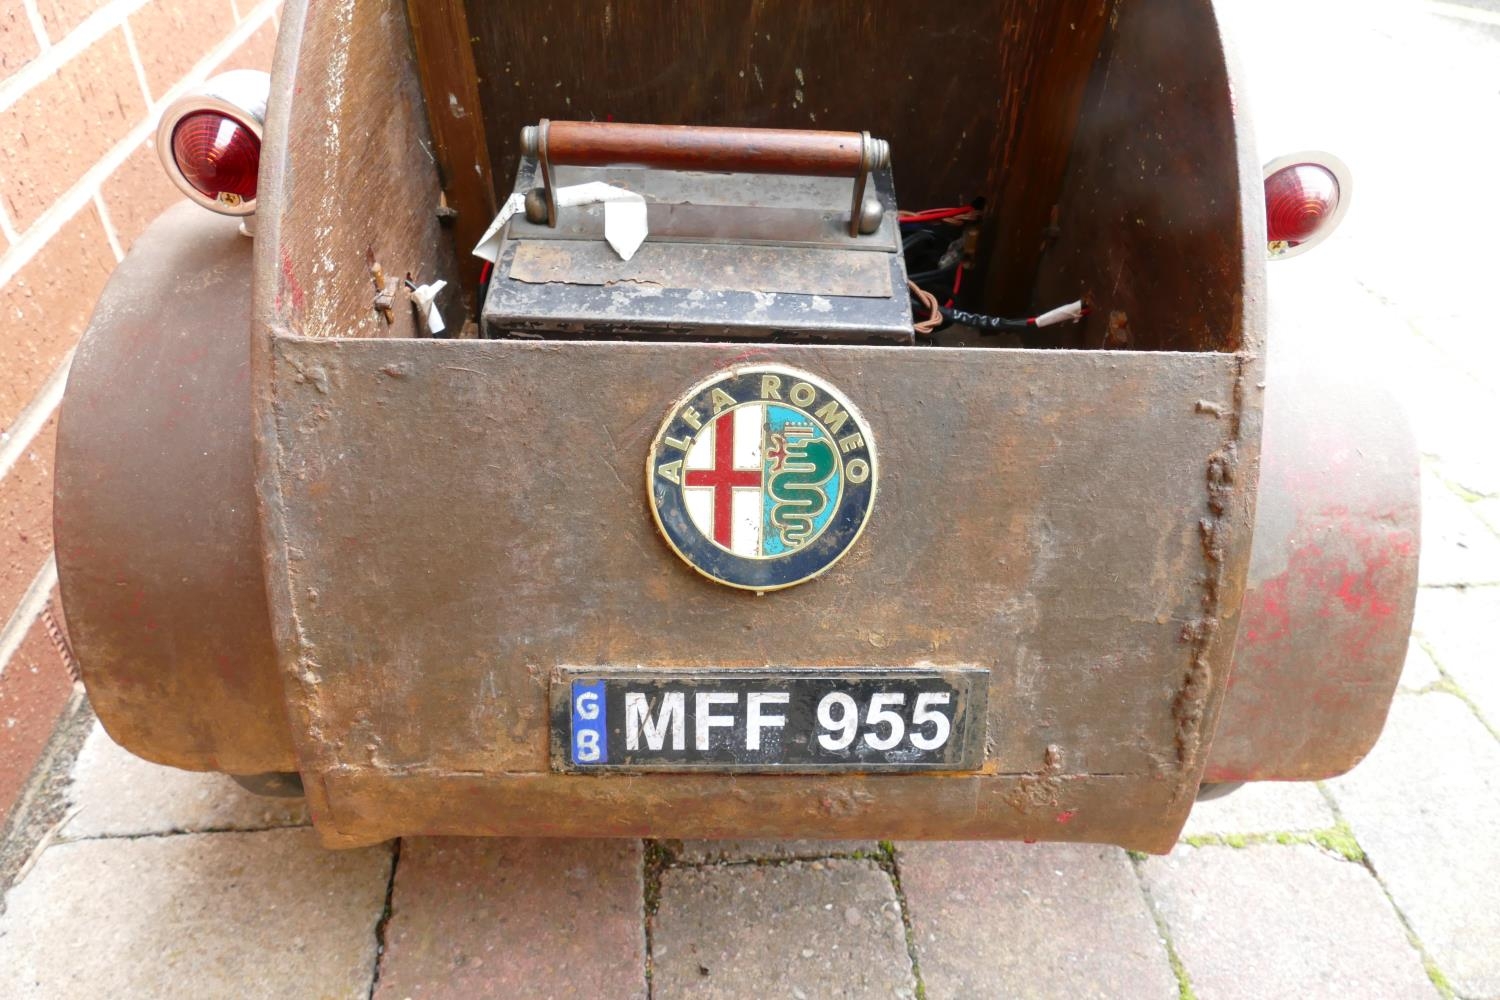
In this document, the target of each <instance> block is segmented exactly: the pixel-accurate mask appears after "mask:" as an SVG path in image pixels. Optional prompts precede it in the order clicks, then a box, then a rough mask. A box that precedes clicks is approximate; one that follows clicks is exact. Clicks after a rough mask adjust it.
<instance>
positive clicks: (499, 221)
mask: <svg viewBox="0 0 1500 1000" xmlns="http://www.w3.org/2000/svg"><path fill="white" fill-rule="evenodd" d="M525 208H526V196H525V195H524V194H522V193H521V192H519V191H517V192H516V193H515V194H513V195H511V196H510V197H509V198H507V199H505V204H504V205H501V206H500V214H499V215H497V216H495V221H494V222H491V223H490V228H488V229H486V230H485V231H484V235H483V236H481V237H479V243H478V244H477V245H476V246H475V247H474V256H476V257H483V258H484V259H485V260H487V261H489V262H490V263H491V264H493V263H495V262H496V261H497V260H499V259H500V234H501V233H502V232H504V231H505V224H506V223H507V222H509V221H510V218H511V216H513V215H515V214H516V213H517V212H520V211H523V210H525Z"/></svg>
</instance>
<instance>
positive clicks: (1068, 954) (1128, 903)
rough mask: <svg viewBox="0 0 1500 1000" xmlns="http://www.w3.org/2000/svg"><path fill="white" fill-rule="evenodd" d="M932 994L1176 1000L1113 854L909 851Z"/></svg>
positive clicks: (1146, 920) (905, 876)
mask: <svg viewBox="0 0 1500 1000" xmlns="http://www.w3.org/2000/svg"><path fill="white" fill-rule="evenodd" d="M899 863H900V869H899V870H900V876H901V887H902V889H903V890H904V892H905V895H906V901H907V905H908V906H909V907H910V909H911V922H912V927H913V930H914V933H913V941H914V943H915V946H916V950H917V958H918V961H919V962H920V963H921V971H922V981H923V982H924V983H925V984H926V987H927V995H928V996H932V997H1001V996H1004V997H1028V998H1051V997H1057V998H1059V1000H1062V998H1071V997H1077V998H1080V1000H1081V998H1088V997H1099V998H1111V997H1133V998H1138V1000H1151V998H1158V997H1159V998H1162V1000H1167V998H1172V997H1176V996H1177V995H1178V989H1177V980H1176V978H1175V977H1174V976H1173V974H1172V968H1171V965H1170V963H1169V962H1168V960H1167V952H1166V946H1165V944H1164V942H1163V941H1162V940H1161V938H1160V936H1159V935H1158V934H1157V929H1156V923H1155V920H1154V918H1153V917H1152V914H1151V910H1150V908H1149V906H1148V905H1147V903H1146V900H1145V899H1144V897H1143V896H1142V895H1141V889H1140V884H1139V883H1138V881H1137V879H1136V874H1135V870H1134V869H1133V868H1132V867H1131V863H1130V859H1129V858H1128V857H1127V856H1126V854H1125V852H1124V851H1122V850H1120V849H1119V848H1116V847H1097V846H1092V845H1074V844H1012V843H974V844H942V843H937V844H902V845H899Z"/></svg>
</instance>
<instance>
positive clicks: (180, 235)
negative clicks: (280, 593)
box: [53, 203, 296, 774]
mask: <svg viewBox="0 0 1500 1000" xmlns="http://www.w3.org/2000/svg"><path fill="white" fill-rule="evenodd" d="M251 249H252V244H251V241H250V240H248V239H246V238H245V237H243V236H241V235H240V234H239V224H238V222H237V221H236V220H234V219H225V218H223V217H220V216H217V215H212V214H210V213H207V212H204V211H203V210H202V209H199V208H197V207H196V206H193V205H190V204H188V203H183V204H181V205H179V206H177V207H176V208H173V209H172V210H170V211H169V212H167V213H166V214H165V215H164V216H162V218H161V219H159V220H158V221H157V222H156V223H155V224H154V225H152V226H151V227H150V228H149V229H148V230H147V231H146V233H145V234H144V235H143V236H142V237H141V238H140V239H139V240H138V241H137V242H136V245H135V247H134V249H133V251H132V253H131V254H130V255H129V256H128V257H127V258H126V259H125V261H124V262H123V263H122V264H121V265H120V266H119V268H118V269H116V271H115V273H114V274H113V275H112V276H111V278H110V282H109V286H108V288H106V290H105V292H104V295H103V296H102V297H101V298H100V300H99V305H98V307H97V308H96V309H95V312H94V316H93V319H92V320H91V322H90V324H89V329H88V333H87V334H86V335H85V336H84V338H83V340H82V341H81V342H80V343H79V346H78V351H77V353H76V354H75V355H74V358H73V365H72V369H71V371H70V373H69V376H68V387H67V393H66V395H65V397H64V400H63V406H62V417H61V420H60V422H59V424H58V435H57V469H58V473H57V485H56V496H55V499H54V505H53V514H54V519H55V521H56V524H55V526H54V532H53V533H54V536H55V538H56V545H57V573H58V579H59V582H60V585H61V588H62V598H63V601H64V604H65V606H66V607H67V609H68V612H69V614H70V615H72V616H75V617H70V618H69V620H68V626H69V627H68V632H69V635H70V638H71V639H72V642H73V645H74V647H75V648H76V650H77V654H78V659H79V662H80V663H81V664H82V667H83V672H84V680H85V683H86V684H87V685H88V692H89V698H90V700H91V702H92V703H93V707H94V711H95V712H96V713H97V714H98V716H99V718H100V720H101V721H102V722H103V723H104V726H105V728H106V729H108V730H109V732H110V735H111V736H113V737H114V738H115V740H117V741H118V742H119V743H120V744H122V745H123V746H127V747H130V748H131V749H132V750H134V751H135V752H136V753H138V754H140V755H141V756H143V757H146V758H148V759H150V760H154V761H157V762H158V763H162V764H171V765H174V766H176V767H183V768H189V769H192V770H222V771H229V772H231V773H237V774H253V773H256V772H261V771H283V770H289V769H292V768H294V767H295V765H296V757H295V755H294V753H293V750H292V741H291V734H290V733H289V732H288V731H287V725H286V710H285V708H284V707H283V705H282V698H281V680H280V671H279V670H278V669H277V664H276V650H275V647H274V646H273V645H272V643H271V636H270V613H269V610H268V608H267V605H266V594H265V581H264V578H263V576H262V574H261V566H260V545H259V530H260V528H259V521H258V519H257V517H256V506H257V500H256V494H255V484H254V462H253V459H252V456H251V433H250V426H251V425H250V358H249V336H250V330H249V324H248V319H249V314H250V287H249V283H248V281H247V280H246V274H247V269H248V267H249V263H250V254H251ZM168 706H170V707H168Z"/></svg>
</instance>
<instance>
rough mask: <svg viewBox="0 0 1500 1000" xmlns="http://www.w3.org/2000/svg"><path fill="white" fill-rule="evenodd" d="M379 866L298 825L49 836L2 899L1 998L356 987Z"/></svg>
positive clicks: (365, 971)
mask: <svg viewBox="0 0 1500 1000" xmlns="http://www.w3.org/2000/svg"><path fill="white" fill-rule="evenodd" d="M390 869H391V852H390V849H389V848H386V847H377V848H370V849H366V850H360V851H348V852H340V853H336V854H335V853H330V852H328V851H325V850H323V849H322V848H321V847H320V846H319V845H318V843H317V840H316V838H315V837H314V836H313V834H312V832H311V831H309V830H268V831H263V832H256V833H217V834H183V835H179V836H170V837H138V838H131V839H104V840H87V841H78V842H75V843H69V844H55V845H53V846H52V847H51V848H49V849H48V850H47V851H46V852H45V853H44V854H43V855H42V856H41V859H40V860H39V861H38V863H37V864H36V866H35V868H33V869H32V870H31V872H30V873H29V874H28V875H27V877H26V878H25V879H24V880H23V881H22V882H21V883H20V884H19V885H17V886H16V887H15V888H14V889H12V890H11V891H10V893H9V894H8V896H7V897H6V909H5V913H4V914H3V915H0V996H3V997H7V998H14V1000H21V998H38V1000H41V998H47V1000H51V998H57V997H163V998H178V997H184V996H196V997H226V998H228V997H246V996H262V997H300V996H307V995H309V989H310V988H312V989H314V990H315V991H316V995H318V996H324V997H330V998H335V997H348V998H351V1000H353V998H363V997H365V996H367V995H368V993H369V983H370V978H371V975H372V974H373V972H374V967H375V928H376V924H377V923H378V922H379V920H380V914H381V908H382V905H383V903H384V900H385V892H386V885H387V883H388V882H389V879H390Z"/></svg>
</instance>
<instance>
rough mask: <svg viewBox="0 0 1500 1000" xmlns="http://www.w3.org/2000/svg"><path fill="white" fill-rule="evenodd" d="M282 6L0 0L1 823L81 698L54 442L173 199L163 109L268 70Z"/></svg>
mask: <svg viewBox="0 0 1500 1000" xmlns="http://www.w3.org/2000/svg"><path fill="white" fill-rule="evenodd" d="M279 7H280V3H279V0H0V319H3V321H4V326H3V328H0V622H3V623H4V624H3V627H0V825H3V822H4V819H5V817H6V815H7V814H8V813H9V812H10V811H11V808H12V806H13V805H14V804H15V802H16V801H17V799H18V796H19V795H20V794H21V792H22V791H23V790H24V789H25V787H26V784H27V781H28V778H29V776H30V774H31V772H32V769H33V768H34V767H35V765H36V762H37V760H38V759H39V758H40V756H41V753H42V750H43V749H44V747H45V745H46V743H47V740H48V738H49V737H50V735H51V733H52V730H53V728H54V726H55V725H56V723H57V721H58V719H59V718H60V717H61V715H62V714H63V712H64V711H65V710H66V709H67V707H68V705H69V704H70V702H71V701H72V700H73V699H74V698H75V697H76V692H75V686H74V681H73V678H72V676H71V671H72V669H73V666H72V664H71V662H70V657H69V655H68V652H67V642H66V639H65V638H64V633H63V630H62V623H61V621H60V609H59V606H58V602H57V594H56V588H57V569H56V566H55V565H54V563H53V561H52V533H51V522H52V512H51V504H52V449H53V436H54V432H55V428H56V422H57V417H56V411H57V404H58V400H59V399H60V397H61V395H62V389H63V384H64V380H65V379H66V377H67V370H68V362H69V360H70V358H71V356H72V350H73V346H74V345H75V344H76V343H77V341H78V335H79V334H80V333H81V332H82V331H83V328H84V326H85V325H86V324H87V323H88V318H89V313H90V311H91V310H92V309H93V305H94V300H95V299H96V298H97V297H98V295H99V291H100V289H102V288H103V287H104V282H105V279H107V278H108V277H109V273H110V270H111V269H112V268H113V267H114V266H115V264H116V262H118V261H119V260H120V259H121V258H122V257H123V256H124V254H125V253H126V252H127V251H128V250H129V249H130V245H131V243H133V242H134V241H135V239H136V237H137V236H139V235H140V233H141V230H143V229H144V228H145V227H146V226H147V225H148V224H149V223H150V222H151V220H152V219H153V218H155V217H156V215H157V214H158V213H160V212H161V211H162V210H163V209H165V208H166V207H167V206H169V205H171V204H172V203H174V202H175V201H176V200H177V199H178V198H179V197H180V195H179V194H178V192H177V189H176V188H174V187H173V186H172V184H171V182H169V181H168V180H167V178H166V174H164V173H163V172H162V169H161V167H160V166H159V165H158V161H157V157H156V150H155V148H154V143H153V141H152V139H153V136H154V134H155V130H156V122H157V117H158V115H159V114H160V112H161V110H162V109H163V108H164V107H165V106H166V105H167V104H168V103H169V102H171V101H172V100H174V99H175V98H176V97H177V96H178V95H179V94H180V93H181V92H182V91H183V90H185V89H186V88H188V87H191V86H193V85H194V84H196V83H198V82H200V81H202V80H203V79H205V78H207V77H209V76H212V75H214V74H215V73H219V72H222V71H224V70H229V69H246V68H249V69H267V70H268V69H270V68H271V54H272V51H273V49H274V48H275V43H276V26H277V25H276V16H277V10H278V8H279Z"/></svg>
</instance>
